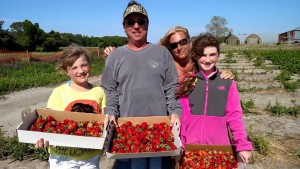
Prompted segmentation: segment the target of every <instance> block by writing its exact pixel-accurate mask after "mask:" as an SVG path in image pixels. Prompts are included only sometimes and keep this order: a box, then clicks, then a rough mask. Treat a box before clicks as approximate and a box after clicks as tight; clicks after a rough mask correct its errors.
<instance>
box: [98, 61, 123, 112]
mask: <svg viewBox="0 0 300 169" xmlns="http://www.w3.org/2000/svg"><path fill="white" fill-rule="evenodd" d="M112 59H113V56H109V57H108V58H107V59H106V62H105V68H104V71H103V74H102V78H101V86H102V87H103V89H104V91H105V96H106V109H105V114H108V115H113V116H115V117H119V115H120V113H119V109H118V106H119V93H118V91H117V88H118V83H117V81H116V80H115V76H114V74H115V72H114V67H113V60H112Z"/></svg>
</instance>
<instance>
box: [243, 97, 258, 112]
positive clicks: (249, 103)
mask: <svg viewBox="0 0 300 169" xmlns="http://www.w3.org/2000/svg"><path fill="white" fill-rule="evenodd" d="M241 105H242V109H243V112H244V113H254V112H253V110H252V109H254V108H255V104H254V101H253V99H250V100H245V101H242V100H241Z"/></svg>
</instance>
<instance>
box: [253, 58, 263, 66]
mask: <svg viewBox="0 0 300 169" xmlns="http://www.w3.org/2000/svg"><path fill="white" fill-rule="evenodd" d="M264 61H265V58H264V57H262V56H258V57H256V60H255V61H254V66H256V67H260V66H262V65H263V63H264Z"/></svg>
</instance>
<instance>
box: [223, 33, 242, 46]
mask: <svg viewBox="0 0 300 169" xmlns="http://www.w3.org/2000/svg"><path fill="white" fill-rule="evenodd" d="M225 42H226V44H229V45H239V44H241V42H240V39H239V38H238V37H237V36H235V35H231V36H229V37H228V38H227V39H226V41H225Z"/></svg>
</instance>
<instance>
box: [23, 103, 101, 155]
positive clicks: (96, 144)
mask: <svg viewBox="0 0 300 169" xmlns="http://www.w3.org/2000/svg"><path fill="white" fill-rule="evenodd" d="M47 115H51V116H53V117H54V118H55V119H56V120H57V121H59V122H62V121H63V120H64V119H69V120H73V121H78V122H79V121H98V122H105V120H107V118H106V116H105V115H103V114H92V113H80V112H65V111H56V110H50V109H33V110H28V111H23V112H22V113H21V116H22V121H23V122H22V123H21V124H20V125H19V126H18V127H17V135H18V139H19V142H22V143H32V144H35V143H36V141H37V140H38V139H40V138H44V139H45V140H48V141H49V144H50V145H56V146H66V147H81V148H90V149H102V148H103V145H104V141H105V137H106V131H105V130H104V131H103V134H102V136H100V137H91V136H77V135H67V134H58V133H46V132H38V131H30V130H29V128H30V126H31V124H32V123H33V122H34V121H35V120H36V118H37V117H38V116H42V117H46V116H47ZM106 123H107V122H105V123H104V124H106ZM104 128H105V126H104Z"/></svg>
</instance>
